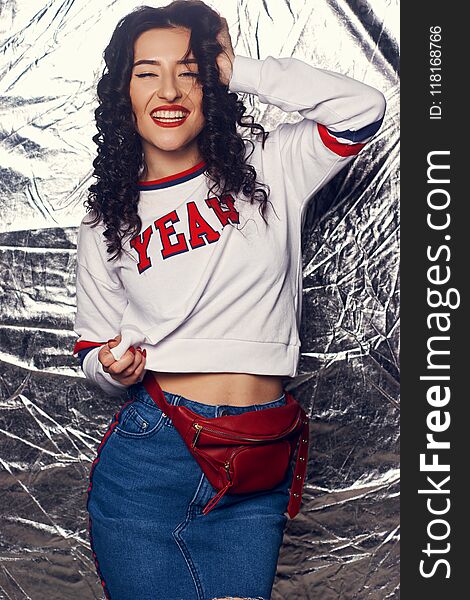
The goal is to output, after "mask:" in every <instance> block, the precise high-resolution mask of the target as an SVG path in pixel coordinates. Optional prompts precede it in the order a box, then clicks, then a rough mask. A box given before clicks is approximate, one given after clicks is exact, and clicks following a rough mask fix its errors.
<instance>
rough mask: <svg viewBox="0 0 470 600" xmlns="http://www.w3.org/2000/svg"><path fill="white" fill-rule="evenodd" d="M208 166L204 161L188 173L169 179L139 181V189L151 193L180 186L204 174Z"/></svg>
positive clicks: (182, 172) (183, 172) (178, 174)
mask: <svg viewBox="0 0 470 600" xmlns="http://www.w3.org/2000/svg"><path fill="white" fill-rule="evenodd" d="M206 166H207V163H206V161H205V160H202V161H201V162H199V163H198V164H197V165H194V167H191V168H190V169H186V171H181V172H180V173H175V174H174V175H169V176H168V177H162V178H161V179H154V180H152V181H139V182H138V188H139V190H141V191H150V190H161V189H163V188H168V187H172V186H174V185H178V184H179V183H184V182H185V181H189V180H190V179H194V178H195V177H198V176H199V175H201V174H202V173H204V171H205V170H206Z"/></svg>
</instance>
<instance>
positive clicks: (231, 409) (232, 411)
mask: <svg viewBox="0 0 470 600" xmlns="http://www.w3.org/2000/svg"><path fill="white" fill-rule="evenodd" d="M162 391H163V393H164V395H165V398H166V401H167V402H168V403H169V404H174V405H178V406H186V407H187V408H189V409H190V410H192V411H194V412H195V413H197V414H199V415H201V416H203V417H207V418H211V417H220V416H224V415H239V414H242V413H245V412H250V411H253V410H266V409H268V408H275V407H277V406H284V404H286V402H287V400H286V393H285V392H283V393H282V394H281V396H280V397H279V398H277V399H276V400H271V401H270V402H262V403H258V404H249V405H247V406H233V405H231V404H205V403H204V402H198V401H197V400H191V399H190V398H186V397H185V396H180V395H179V394H173V393H172V392H167V391H166V390H162ZM127 395H128V397H130V396H131V395H132V396H134V397H135V398H136V399H137V400H139V401H140V402H144V403H145V404H149V405H150V406H152V405H154V404H155V402H154V400H153V399H152V397H151V396H150V395H149V394H148V392H147V390H146V389H145V386H144V385H143V383H136V384H134V385H131V386H130V387H129V388H128V390H127Z"/></svg>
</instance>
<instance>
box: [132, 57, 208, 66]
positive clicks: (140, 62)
mask: <svg viewBox="0 0 470 600" xmlns="http://www.w3.org/2000/svg"><path fill="white" fill-rule="evenodd" d="M196 63H197V60H196V59H195V58H187V59H186V60H177V61H176V64H177V65H187V64H196ZM137 65H157V66H159V67H160V66H161V63H160V61H159V60H150V59H145V58H144V59H142V60H138V61H137V62H135V63H134V64H133V65H132V66H133V67H137Z"/></svg>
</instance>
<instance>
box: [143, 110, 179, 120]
mask: <svg viewBox="0 0 470 600" xmlns="http://www.w3.org/2000/svg"><path fill="white" fill-rule="evenodd" d="M186 114H187V113H184V112H182V111H171V110H157V111H156V112H153V113H152V114H151V116H152V117H153V118H157V119H182V118H184V117H185V116H186Z"/></svg>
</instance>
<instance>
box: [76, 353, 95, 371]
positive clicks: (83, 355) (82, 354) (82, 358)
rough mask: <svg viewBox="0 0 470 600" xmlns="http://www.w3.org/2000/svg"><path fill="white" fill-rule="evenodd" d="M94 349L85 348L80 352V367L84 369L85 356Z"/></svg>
mask: <svg viewBox="0 0 470 600" xmlns="http://www.w3.org/2000/svg"><path fill="white" fill-rule="evenodd" d="M92 350H93V348H84V349H83V350H79V351H78V353H77V354H78V358H79V359H80V367H81V368H82V369H83V361H84V360H85V356H86V355H87V354H88V353H89V352H91V351H92Z"/></svg>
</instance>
